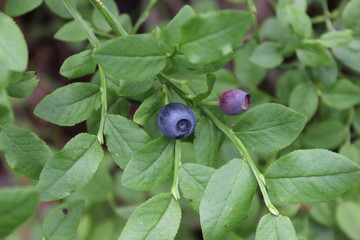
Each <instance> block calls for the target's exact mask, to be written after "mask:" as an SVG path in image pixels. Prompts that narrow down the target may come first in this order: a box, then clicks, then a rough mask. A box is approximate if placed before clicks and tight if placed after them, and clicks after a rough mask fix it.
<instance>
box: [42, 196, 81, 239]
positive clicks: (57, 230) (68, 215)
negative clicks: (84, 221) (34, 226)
mask: <svg viewBox="0 0 360 240" xmlns="http://www.w3.org/2000/svg"><path fill="white" fill-rule="evenodd" d="M83 210H84V201H82V200H78V201H71V202H66V203H63V204H60V205H58V206H57V207H55V208H53V209H52V210H51V211H50V212H49V214H48V215H47V216H46V218H45V220H44V225H43V236H44V237H45V239H49V240H50V239H51V240H72V239H74V236H75V234H76V230H77V228H78V226H79V223H80V217H81V214H82V212H83Z"/></svg>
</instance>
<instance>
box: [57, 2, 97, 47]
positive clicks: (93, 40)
mask: <svg viewBox="0 0 360 240" xmlns="http://www.w3.org/2000/svg"><path fill="white" fill-rule="evenodd" d="M64 3H65V7H66V9H67V10H68V11H69V13H70V14H71V16H72V17H73V18H74V19H75V21H77V22H78V23H79V24H80V26H81V28H82V30H83V31H84V32H85V34H86V35H87V38H88V39H89V42H90V44H91V45H92V46H93V47H94V48H96V47H97V46H99V45H100V42H99V40H98V39H97V38H96V36H95V34H94V32H93V30H92V29H91V28H90V27H89V25H88V24H87V23H86V22H85V20H84V19H83V18H82V17H81V15H80V13H79V12H78V11H77V10H76V9H75V7H74V6H73V5H72V3H71V0H64Z"/></svg>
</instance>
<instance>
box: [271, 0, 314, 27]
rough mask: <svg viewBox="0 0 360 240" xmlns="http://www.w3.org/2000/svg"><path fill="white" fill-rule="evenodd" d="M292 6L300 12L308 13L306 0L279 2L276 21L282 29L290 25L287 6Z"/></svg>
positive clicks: (283, 0) (282, 0)
mask: <svg viewBox="0 0 360 240" xmlns="http://www.w3.org/2000/svg"><path fill="white" fill-rule="evenodd" d="M288 5H291V6H292V7H294V8H297V9H298V10H299V11H303V12H305V11H306V8H307V1H306V0H279V1H278V3H277V4H276V7H275V10H276V20H277V22H278V24H279V25H280V26H281V27H287V26H288V25H289V24H290V22H289V21H290V20H289V16H288V10H287V6H288Z"/></svg>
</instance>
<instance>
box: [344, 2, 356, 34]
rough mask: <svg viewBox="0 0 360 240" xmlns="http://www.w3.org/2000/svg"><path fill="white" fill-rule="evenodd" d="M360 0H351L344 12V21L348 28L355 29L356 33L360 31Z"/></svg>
mask: <svg viewBox="0 0 360 240" xmlns="http://www.w3.org/2000/svg"><path fill="white" fill-rule="evenodd" d="M359 8H360V1H358V0H352V1H349V2H348V3H347V4H346V6H345V8H344V10H343V13H342V23H343V24H344V26H345V27H346V28H349V29H351V30H353V31H354V33H360V21H359V18H360V13H359V11H358V9H359Z"/></svg>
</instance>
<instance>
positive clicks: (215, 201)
mask: <svg viewBox="0 0 360 240" xmlns="http://www.w3.org/2000/svg"><path fill="white" fill-rule="evenodd" d="M256 187H257V184H256V180H255V177H254V175H253V173H252V172H251V170H250V168H249V166H248V165H247V164H246V162H245V161H244V160H241V159H233V160H232V161H230V162H229V163H227V164H226V165H224V166H222V167H221V168H219V169H218V170H217V171H216V172H215V173H214V174H213V175H212V177H211V178H210V181H209V183H208V185H207V187H206V189H205V192H204V195H203V197H202V199H201V203H200V222H201V228H202V231H203V236H204V239H205V240H218V239H222V237H223V236H224V235H225V234H227V233H229V232H231V231H233V230H234V229H235V228H237V227H238V226H239V224H240V223H241V222H242V221H243V219H244V218H245V217H246V214H247V212H248V210H249V208H250V203H251V200H252V198H253V195H254V193H255V191H256Z"/></svg>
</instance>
